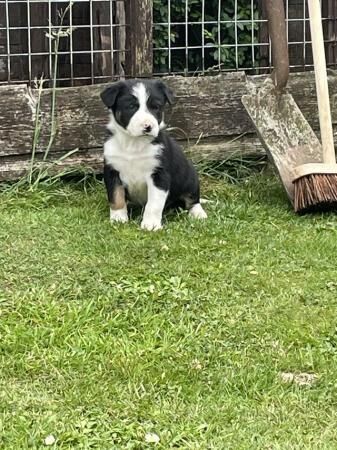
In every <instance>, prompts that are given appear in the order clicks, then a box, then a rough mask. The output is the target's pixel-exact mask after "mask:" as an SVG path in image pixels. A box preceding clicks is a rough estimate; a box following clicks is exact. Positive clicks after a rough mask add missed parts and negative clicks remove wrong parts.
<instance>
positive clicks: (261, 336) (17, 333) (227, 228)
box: [0, 175, 337, 450]
mask: <svg viewBox="0 0 337 450" xmlns="http://www.w3.org/2000/svg"><path fill="white" fill-rule="evenodd" d="M203 186H204V187H203V195H204V196H206V197H208V198H210V199H212V200H213V203H209V204H207V205H206V209H207V212H208V214H209V219H208V220H207V221H206V222H205V223H201V222H195V221H194V222H193V221H191V220H190V219H189V218H188V217H187V216H186V214H185V213H180V214H178V215H176V214H170V215H169V216H168V217H167V218H166V220H165V229H164V230H163V231H160V232H157V233H148V232H144V231H141V230H140V229H139V224H140V218H139V216H138V215H136V213H134V215H133V220H132V221H131V222H130V223H129V224H127V225H118V226H112V225H110V223H109V221H108V210H107V205H106V200H105V193H104V189H103V186H102V185H101V184H94V185H93V186H92V187H89V188H88V189H87V191H86V192H84V191H83V189H81V187H76V186H74V185H71V184H63V185H61V184H60V185H55V186H53V187H52V189H42V188H41V189H39V190H38V191H36V192H33V193H28V192H27V193H25V192H23V191H22V190H21V191H20V192H19V193H15V192H3V193H2V194H0V217H1V227H0V364H1V372H0V448H1V449H2V448H3V449H5V450H12V449H13V450H21V449H30V448H32V449H43V448H46V447H45V444H44V440H45V438H46V437H47V436H48V435H53V436H54V437H55V439H56V443H55V444H53V445H51V446H50V447H49V448H57V449H99V450H104V449H147V448H158V449H171V448H172V449H173V448H179V449H219V450H223V449H226V450H227V449H233V450H241V449H281V450H284V449H320V450H322V449H336V448H337V433H336V420H337V407H336V406H337V400H336V398H337V381H336V380H337V319H336V306H337V280H336V254H337V251H336V250H337V248H336V247H337V245H336V242H337V218H336V217H335V216H333V215H327V214H326V215H315V216H306V217H296V216H295V215H294V214H293V212H292V211H291V209H290V208H289V206H288V203H287V200H286V198H285V197H284V194H283V191H282V189H281V187H280V184H279V182H278V180H276V179H274V178H273V177H272V176H268V175H256V176H255V177H254V178H253V179H250V180H249V181H247V182H246V183H241V184H239V185H228V184H225V183H224V182H219V181H216V180H210V179H207V178H204V179H203ZM285 372H290V373H292V374H295V375H296V374H301V373H309V374H315V375H316V376H317V379H316V381H315V382H313V383H308V384H307V385H301V384H300V383H297V382H290V383H287V382H285V381H284V380H283V379H282V373H285ZM146 433H155V434H157V435H158V436H159V438H160V442H159V443H158V444H157V445H155V444H153V443H147V442H146V439H145V436H146Z"/></svg>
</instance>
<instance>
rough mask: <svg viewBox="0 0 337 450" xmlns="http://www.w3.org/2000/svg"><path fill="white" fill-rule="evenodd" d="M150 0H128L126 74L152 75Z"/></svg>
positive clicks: (137, 75) (131, 75) (134, 75)
mask: <svg viewBox="0 0 337 450" xmlns="http://www.w3.org/2000/svg"><path fill="white" fill-rule="evenodd" d="M152 9H153V4H152V0H129V1H128V2H127V8H126V23H127V24H128V27H127V29H126V46H127V49H128V57H127V59H126V76H129V77H147V76H151V75H152V72H153V70H152V66H153V64H152V60H153V52H152Z"/></svg>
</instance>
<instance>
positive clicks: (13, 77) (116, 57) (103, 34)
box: [0, 0, 126, 86]
mask: <svg viewBox="0 0 337 450" xmlns="http://www.w3.org/2000/svg"><path fill="white" fill-rule="evenodd" d="M62 12H63V13H64V18H63V24H61V20H60V19H61V14H62ZM125 26H126V24H125V8H124V0H123V1H111V0H91V1H88V0H77V1H76V2H74V3H73V4H71V3H70V2H69V0H58V1H53V0H41V1H35V0H23V1H22V0H21V1H15V0H0V82H19V81H21V82H31V81H32V80H34V78H40V77H41V76H44V77H45V78H46V79H47V80H50V79H51V78H52V77H53V62H54V58H55V53H56V52H55V46H54V42H53V41H54V40H55V38H56V36H57V34H58V33H59V36H60V39H59V46H58V49H57V53H58V68H57V80H58V84H59V85H66V86H67V85H78V84H92V83H96V82H104V81H108V80H110V79H111V78H112V77H114V76H121V75H123V61H124V60H125Z"/></svg>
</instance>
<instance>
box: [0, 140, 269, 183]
mask: <svg viewBox="0 0 337 450" xmlns="http://www.w3.org/2000/svg"><path fill="white" fill-rule="evenodd" d="M181 145H182V147H183V148H184V150H185V152H186V154H187V156H188V157H189V158H191V159H192V160H193V161H195V162H198V161H204V160H209V161H219V160H223V159H225V158H226V159H227V158H228V159H229V158H233V157H235V158H239V157H242V156H245V157H247V156H263V155H265V151H264V149H263V146H262V144H261V142H260V141H259V139H258V138H257V136H256V135H245V136H233V137H230V138H224V139H204V140H202V141H189V142H187V141H182V142H181ZM65 154H66V152H65V151H63V152H54V153H53V158H52V161H54V162H55V161H58V160H59V159H60V158H62V157H63V156H64V155H65ZM0 161H1V164H0V182H1V181H5V180H16V179H19V178H20V177H22V176H23V175H25V173H27V171H28V170H29V168H30V155H14V156H6V157H2V158H1V160H0ZM73 167H75V168H78V169H80V168H81V167H82V168H84V169H85V170H86V169H88V168H89V170H92V171H93V172H95V173H102V169H103V151H102V147H100V148H94V149H90V150H83V151H78V152H77V153H75V154H73V155H71V156H69V158H66V159H63V160H62V161H59V162H57V163H56V164H55V166H54V167H53V169H52V170H51V173H54V172H61V171H64V170H67V169H69V168H73Z"/></svg>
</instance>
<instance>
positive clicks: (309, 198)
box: [294, 174, 337, 213]
mask: <svg viewBox="0 0 337 450" xmlns="http://www.w3.org/2000/svg"><path fill="white" fill-rule="evenodd" d="M294 187H295V194H294V208H295V212H298V213H305V212H309V211H328V210H336V209H337V174H310V175H306V176H304V177H301V178H299V179H297V180H296V181H295V182H294Z"/></svg>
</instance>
